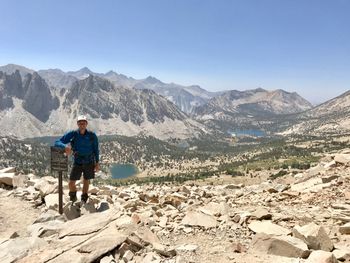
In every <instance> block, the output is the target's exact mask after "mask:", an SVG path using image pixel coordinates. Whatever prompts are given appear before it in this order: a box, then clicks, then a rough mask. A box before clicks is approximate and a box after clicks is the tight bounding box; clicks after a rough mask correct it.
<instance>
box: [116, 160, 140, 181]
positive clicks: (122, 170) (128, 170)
mask: <svg viewBox="0 0 350 263" xmlns="http://www.w3.org/2000/svg"><path fill="white" fill-rule="evenodd" d="M110 170H111V174H112V178H113V179H125V178H129V177H132V176H135V175H136V174H137V173H138V172H139V170H138V168H137V167H136V166H135V165H133V164H118V163H115V164H112V166H111V168H110Z"/></svg>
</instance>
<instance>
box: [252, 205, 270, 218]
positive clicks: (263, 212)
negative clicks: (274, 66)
mask: <svg viewBox="0 0 350 263" xmlns="http://www.w3.org/2000/svg"><path fill="white" fill-rule="evenodd" d="M252 217H255V218H257V219H259V220H263V219H271V218H272V214H271V213H269V211H267V209H265V208H263V207H258V208H257V209H256V210H255V211H254V212H253V213H252Z"/></svg>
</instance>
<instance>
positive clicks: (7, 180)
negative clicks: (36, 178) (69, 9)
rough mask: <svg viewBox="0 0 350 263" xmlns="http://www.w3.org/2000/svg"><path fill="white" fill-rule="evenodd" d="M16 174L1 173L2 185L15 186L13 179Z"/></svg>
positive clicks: (0, 181)
mask: <svg viewBox="0 0 350 263" xmlns="http://www.w3.org/2000/svg"><path fill="white" fill-rule="evenodd" d="M14 176H15V173H0V184H1V183H3V184H6V185H8V186H13V177H14Z"/></svg>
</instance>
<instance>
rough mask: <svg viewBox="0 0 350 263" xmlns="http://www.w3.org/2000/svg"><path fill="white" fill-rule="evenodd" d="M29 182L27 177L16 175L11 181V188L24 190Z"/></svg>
mask: <svg viewBox="0 0 350 263" xmlns="http://www.w3.org/2000/svg"><path fill="white" fill-rule="evenodd" d="M28 181H29V177H28V175H26V174H18V175H14V176H13V179H12V184H13V187H16V188H17V187H22V188H25V187H26V186H27V183H28Z"/></svg>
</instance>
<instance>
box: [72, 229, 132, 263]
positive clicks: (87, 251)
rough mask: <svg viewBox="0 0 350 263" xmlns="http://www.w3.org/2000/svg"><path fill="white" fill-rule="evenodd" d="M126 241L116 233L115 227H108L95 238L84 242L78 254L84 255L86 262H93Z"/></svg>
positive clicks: (124, 237)
mask: <svg viewBox="0 0 350 263" xmlns="http://www.w3.org/2000/svg"><path fill="white" fill-rule="evenodd" d="M125 240H126V236H125V235H123V234H122V233H120V232H118V230H117V229H116V228H115V226H109V227H108V228H106V229H104V230H103V231H101V232H100V233H99V234H97V235H96V236H95V237H93V238H91V239H89V240H88V241H86V242H84V243H83V244H82V245H81V246H80V247H79V248H78V252H80V253H84V255H86V257H88V258H86V260H87V261H86V262H93V261H95V260H96V259H98V258H100V257H101V256H102V255H104V254H106V253H107V252H110V251H112V250H113V249H115V248H116V247H118V246H119V245H121V244H122V243H123V242H124V241H125Z"/></svg>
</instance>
